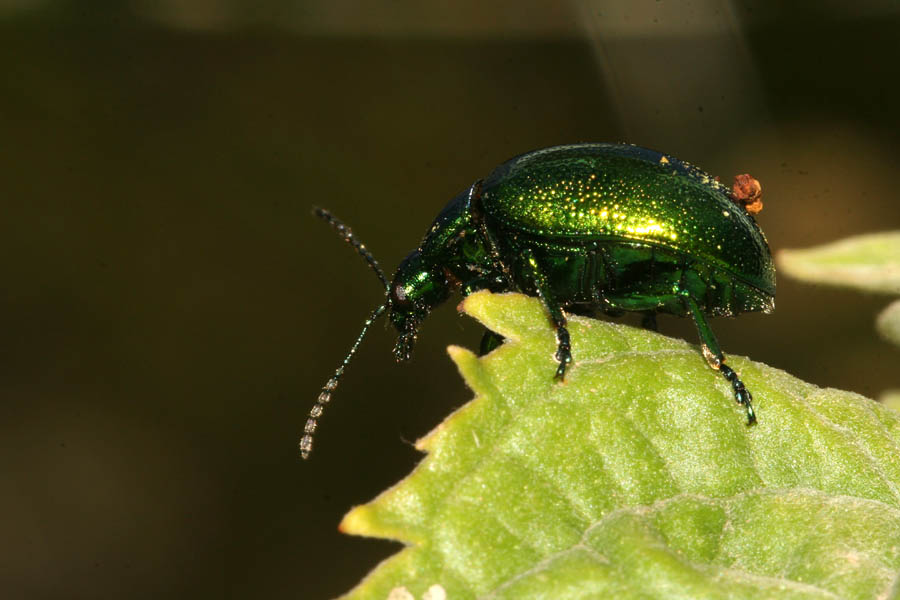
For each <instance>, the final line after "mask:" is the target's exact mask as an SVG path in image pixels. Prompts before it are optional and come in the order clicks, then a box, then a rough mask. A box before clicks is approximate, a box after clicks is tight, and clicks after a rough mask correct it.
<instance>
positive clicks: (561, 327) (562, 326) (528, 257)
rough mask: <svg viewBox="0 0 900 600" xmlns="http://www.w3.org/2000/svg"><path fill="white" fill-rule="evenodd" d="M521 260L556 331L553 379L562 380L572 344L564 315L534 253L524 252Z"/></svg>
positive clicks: (569, 361) (569, 360) (570, 357)
mask: <svg viewBox="0 0 900 600" xmlns="http://www.w3.org/2000/svg"><path fill="white" fill-rule="evenodd" d="M522 258H523V260H524V264H525V269H526V270H527V272H528V274H529V275H530V277H531V280H532V282H533V283H534V287H535V289H536V290H537V293H538V296H540V298H541V301H543V303H544V306H546V307H547V310H548V311H549V312H550V320H551V321H552V322H553V327H554V328H555V329H556V360H558V361H559V367H557V369H556V375H555V376H554V377H555V378H556V379H559V380H562V379H563V378H564V377H565V375H566V367H568V366H569V363H571V362H572V343H571V340H570V339H569V330H568V329H567V328H566V325H567V321H566V315H565V313H564V312H563V309H562V307H561V306H560V305H559V304H558V303H557V302H556V300H555V299H554V297H553V292H552V291H551V290H550V286H549V284H548V283H547V277H546V275H544V272H543V271H541V268H540V266H539V265H538V262H537V259H536V258H535V257H534V253H533V252H532V251H531V250H524V251H523V252H522Z"/></svg>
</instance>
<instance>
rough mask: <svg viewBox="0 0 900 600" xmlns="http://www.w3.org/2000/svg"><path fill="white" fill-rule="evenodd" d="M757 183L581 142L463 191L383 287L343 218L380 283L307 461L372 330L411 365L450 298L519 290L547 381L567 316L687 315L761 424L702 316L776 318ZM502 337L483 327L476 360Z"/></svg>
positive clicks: (715, 364) (650, 320) (646, 320)
mask: <svg viewBox="0 0 900 600" xmlns="http://www.w3.org/2000/svg"><path fill="white" fill-rule="evenodd" d="M760 191H761V188H760V186H759V182H757V181H756V180H755V179H753V178H752V177H750V176H749V175H739V176H737V177H736V178H735V184H734V187H733V188H732V189H728V188H726V187H725V186H724V185H722V184H720V183H719V181H718V179H717V178H714V177H710V176H709V175H707V174H706V173H704V172H703V171H701V170H700V169H698V168H696V167H694V166H692V165H690V164H689V163H686V162H684V161H681V160H679V159H677V158H674V157H672V156H669V155H667V154H663V153H660V152H657V151H654V150H649V149H646V148H641V147H639V146H634V145H628V144H599V143H583V144H572V145H566V146H555V147H550V148H545V149H541V150H535V151H532V152H528V153H526V154H522V155H519V156H517V157H515V158H512V159H510V160H508V161H507V162H505V163H503V164H502V165H500V166H499V167H497V168H496V169H495V170H494V171H493V172H492V173H491V174H490V175H488V176H487V177H486V178H484V179H481V180H478V181H476V182H475V183H473V184H472V185H470V186H469V187H468V188H467V189H466V190H465V191H464V192H462V193H461V194H459V195H458V196H456V197H455V198H454V199H453V200H451V201H450V202H449V203H448V204H447V205H446V206H445V207H444V209H443V210H442V211H441V212H440V214H438V216H437V218H436V219H435V220H434V223H432V225H431V227H429V229H428V231H427V232H426V233H425V237H424V238H423V239H422V242H421V243H420V244H419V246H418V248H416V249H415V250H413V251H412V252H411V253H410V254H409V255H408V256H407V257H406V258H405V259H404V260H403V262H402V263H401V264H400V266H399V268H398V269H397V271H396V273H395V274H394V276H393V279H392V280H391V281H390V282H388V280H387V278H386V277H385V275H384V272H383V271H382V270H381V268H380V267H379V265H378V262H377V261H376V260H375V258H374V257H373V256H372V254H371V253H370V252H369V251H368V250H367V249H366V247H365V245H364V244H362V242H360V241H359V240H358V239H357V238H356V237H355V236H354V234H353V233H352V231H351V230H350V229H349V228H348V227H347V226H346V225H345V224H344V223H342V222H341V221H340V220H338V219H337V218H336V217H334V216H333V215H331V214H330V213H329V212H328V211H325V210H323V209H316V210H315V212H316V214H317V215H318V216H319V217H321V218H323V219H325V220H326V221H328V222H329V223H330V224H331V225H332V226H333V227H334V228H335V229H336V230H337V231H338V233H339V234H341V235H342V236H343V238H344V239H345V240H346V241H347V242H349V243H350V244H351V245H352V246H353V247H354V248H355V249H356V250H357V252H358V253H359V254H360V255H361V256H362V257H363V258H364V259H365V260H366V261H367V262H368V264H369V266H370V267H372V269H373V270H374V271H375V274H376V275H377V276H378V278H379V280H380V281H381V284H382V285H383V286H384V289H385V299H384V302H383V303H382V304H381V305H380V306H378V307H377V308H376V309H375V310H374V311H373V312H372V313H371V315H370V316H369V318H368V319H367V320H366V322H365V324H364V326H363V329H362V332H360V334H359V337H358V338H357V339H356V342H355V343H354V344H353V346H352V347H351V349H350V352H349V353H348V354H347V356H346V357H345V358H344V361H343V362H342V363H341V365H340V367H338V369H337V370H336V371H335V373H334V375H333V376H332V377H331V378H330V379H329V380H328V382H327V383H326V384H325V386H324V387H323V388H322V391H321V393H320V394H319V397H318V399H317V401H316V403H315V405H314V406H313V408H312V410H311V411H310V413H309V419H308V420H307V422H306V426H305V427H304V435H303V437H302V439H301V441H300V452H301V455H302V456H303V457H304V458H307V457H308V456H309V454H310V452H311V451H312V446H313V434H314V432H315V430H316V428H317V426H318V419H319V417H320V416H321V415H322V412H323V410H324V407H325V405H326V404H327V403H328V402H329V401H330V400H331V396H332V394H333V392H334V390H335V388H336V387H337V385H338V381H339V380H340V378H341V376H342V375H343V373H344V370H345V368H346V367H347V365H348V363H349V362H350V360H351V358H352V357H353V355H354V354H355V353H356V351H357V349H358V348H359V345H360V343H361V342H362V340H363V338H364V337H365V335H366V332H367V331H368V329H369V327H370V326H371V325H372V323H373V322H374V321H375V320H376V319H377V318H378V317H379V316H381V315H382V313H385V312H386V313H387V314H388V319H389V320H390V322H391V323H392V324H393V325H394V327H395V328H396V329H397V331H398V337H397V342H396V345H395V346H394V350H393V353H394V356H395V358H396V359H397V360H398V361H406V360H408V359H409V358H410V354H411V352H412V349H413V345H414V344H415V341H416V336H417V334H418V330H419V326H420V324H421V323H422V321H423V320H424V319H425V318H426V316H427V315H428V313H429V312H430V311H431V310H432V309H433V308H434V307H435V306H437V305H438V304H441V303H442V302H444V301H445V300H447V299H448V298H449V297H450V295H451V293H453V292H454V291H458V292H460V293H461V294H462V295H463V296H465V295H468V294H471V293H472V292H475V291H477V290H482V289H487V290H491V291H494V292H508V291H515V292H522V293H525V294H529V295H532V296H537V297H539V298H540V299H541V301H542V303H543V305H544V307H545V308H546V310H547V313H548V316H549V319H550V321H551V322H552V324H553V327H554V329H555V331H556V339H557V349H556V355H555V357H556V360H557V362H558V367H557V369H556V373H555V377H556V378H557V379H559V380H561V379H563V377H564V376H565V373H566V369H567V368H568V367H569V366H570V364H571V363H572V349H571V341H570V337H569V331H568V329H567V327H566V311H567V310H568V311H569V312H573V313H593V312H598V311H599V312H603V313H606V314H609V315H614V316H615V315H619V314H622V313H624V312H628V311H632V312H639V313H643V325H644V326H645V327H648V328H651V329H655V328H656V315H657V313H667V314H672V315H677V316H683V317H687V316H689V317H691V318H692V319H693V320H694V322H695V324H696V326H697V331H698V333H699V337H700V341H701V348H702V353H703V356H704V357H705V359H706V361H707V363H708V364H709V366H710V367H712V368H713V369H715V370H717V371H719V372H720V373H721V374H722V375H723V376H724V377H725V379H726V380H727V381H728V382H729V383H730V384H731V386H732V390H733V392H734V398H735V400H736V401H737V402H738V403H739V404H741V405H742V406H743V407H744V409H745V412H746V417H747V424H748V425H752V424H753V423H755V422H756V414H755V412H754V409H753V403H752V396H751V394H750V392H749V390H747V388H746V387H745V386H744V384H743V382H742V381H741V379H740V378H739V377H738V375H737V373H735V372H734V370H733V369H731V368H730V367H729V366H728V365H726V364H725V355H724V354H723V353H722V350H721V348H720V347H719V343H718V341H717V340H716V337H715V335H714V334H713V332H712V329H711V328H710V326H709V324H708V322H707V319H706V317H707V315H710V316H733V315H737V314H739V313H742V312H748V311H764V312H767V313H768V312H771V311H772V310H773V309H774V306H775V267H774V264H773V262H772V255H771V252H770V250H769V245H768V242H767V240H766V237H765V235H764V234H763V232H762V230H761V229H760V228H759V226H758V225H757V223H756V220H755V218H754V216H753V215H754V214H755V213H756V212H758V210H759V209H761V207H762V202H761V197H760ZM501 341H502V338H499V336H498V335H497V334H494V333H492V332H490V331H488V332H487V333H486V334H485V337H484V339H483V340H482V345H481V351H482V353H485V352H487V351H489V350H491V349H492V348H494V347H496V346H497V345H498V344H499V343H500V342H501Z"/></svg>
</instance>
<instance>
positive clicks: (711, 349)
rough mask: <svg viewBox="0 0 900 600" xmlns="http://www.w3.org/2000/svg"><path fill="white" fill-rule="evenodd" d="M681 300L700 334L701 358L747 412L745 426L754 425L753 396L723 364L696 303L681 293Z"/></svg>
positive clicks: (713, 336)
mask: <svg viewBox="0 0 900 600" xmlns="http://www.w3.org/2000/svg"><path fill="white" fill-rule="evenodd" d="M681 300H682V302H683V303H684V305H685V308H687V309H688V311H689V312H690V313H691V316H692V317H693V318H694V323H696V325H697V332H698V333H699V334H700V341H701V343H702V344H703V357H704V358H706V362H707V363H708V364H709V366H710V367H712V368H713V369H715V370H717V371H718V372H719V373H721V374H722V376H723V377H725V379H726V380H727V381H728V383H730V384H731V389H732V390H733V392H734V399H735V400H736V401H737V403H738V404H740V405H742V406H743V407H744V410H745V411H746V412H747V425H753V424H755V423H756V411H754V410H753V396H752V395H751V394H750V390H748V389H747V388H746V387H745V386H744V382H743V381H741V379H740V377H738V374H737V373H735V372H734V369H732V368H731V367H729V366H728V365H726V364H725V355H724V354H723V353H722V349H721V348H720V347H719V342H718V340H716V336H715V334H713V332H712V329H711V328H710V326H709V323H707V322H706V317H705V316H704V315H703V311H702V310H700V307H699V306H698V305H697V301H696V300H694V299H693V298H692V297H691V296H690V295H689V294H687V293H685V292H682V293H681Z"/></svg>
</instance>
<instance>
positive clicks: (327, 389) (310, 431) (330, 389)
mask: <svg viewBox="0 0 900 600" xmlns="http://www.w3.org/2000/svg"><path fill="white" fill-rule="evenodd" d="M313 213H314V214H315V215H316V216H317V217H319V218H320V219H323V220H324V221H326V222H327V223H328V224H329V225H331V226H332V227H334V230H335V231H337V232H338V234H340V236H341V237H342V238H343V239H344V241H345V242H347V243H348V244H350V245H351V246H353V248H354V249H355V250H356V251H357V252H358V253H359V255H360V256H362V257H363V258H364V259H365V261H366V262H367V263H368V264H369V266H370V267H372V270H373V271H374V272H375V275H376V276H377V277H378V280H379V281H381V285H383V286H384V289H385V291H386V292H387V291H389V290H390V288H391V286H390V284H388V281H387V278H386V277H385V276H384V271H382V270H381V267H380V266H379V265H378V261H377V260H375V257H374V256H372V253H371V252H369V250H368V249H367V248H366V246H365V244H363V243H362V242H361V241H359V239H358V238H357V237H356V236H355V235H353V232H352V231H350V228H349V227H348V226H347V225H345V224H344V223H343V222H342V221H341V220H340V219H338V218H337V217H335V216H334V215H333V214H331V213H330V212H328V211H327V210H325V209H323V208H318V207H316V208H315V209H314V210H313ZM389 302H390V300H389V299H385V301H384V304H382V305H381V306H379V307H378V308H376V309H375V310H374V311H372V314H371V315H369V318H368V319H366V322H365V324H363V328H362V331H361V332H360V333H359V337H357V338H356V342H354V343H353V346H352V347H351V348H350V352H349V353H348V354H347V356H346V357H344V362H342V363H341V366H339V367H338V368H337V370H335V372H334V375H332V376H331V379H329V380H328V382H327V383H326V384H325V385H324V386H323V387H322V391H321V392H320V393H319V397H318V398H317V399H316V403H315V404H314V405H313V407H312V408H311V409H310V411H309V418H308V419H307V420H306V425H304V427H303V437H302V438H300V456H302V457H303V458H304V459H306V458H309V454H310V452H312V448H313V435H314V434H315V432H316V428H317V427H318V426H319V417H321V416H322V413H323V412H324V411H325V405H326V404H328V403H329V402H330V401H331V394H333V393H334V390H335V389H336V388H337V386H338V382H339V381H340V380H341V376H343V374H344V369H346V368H347V365H348V364H350V359H352V358H353V355H354V354H356V351H357V350H358V349H359V345H360V344H361V343H362V341H363V338H364V337H366V332H367V331H369V327H371V326H372V323H374V322H375V320H376V319H377V318H378V317H379V316H381V313H383V312H384V311H385V310H387V308H388V305H389Z"/></svg>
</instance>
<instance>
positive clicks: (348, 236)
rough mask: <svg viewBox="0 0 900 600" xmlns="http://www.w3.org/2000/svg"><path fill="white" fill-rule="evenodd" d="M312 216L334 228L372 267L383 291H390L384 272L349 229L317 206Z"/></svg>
mask: <svg viewBox="0 0 900 600" xmlns="http://www.w3.org/2000/svg"><path fill="white" fill-rule="evenodd" d="M313 214H315V215H316V216H317V217H319V218H320V219H322V220H323V221H326V222H327V223H328V224H329V225H331V226H332V227H334V230H335V231H337V232H338V235H340V236H341V237H342V238H344V241H345V242H347V243H348V244H350V245H351V246H353V248H354V249H355V250H356V251H357V252H358V253H359V255H360V256H362V257H363V258H364V259H365V260H366V262H367V263H369V266H370V267H372V270H373V271H375V275H377V276H378V279H379V280H380V281H381V285H383V286H384V289H385V290H390V289H391V286H390V285H389V284H388V281H387V277H385V276H384V271H382V270H381V267H380V266H379V265H378V261H377V260H375V257H374V256H372V253H371V252H369V249H368V248H366V245H365V244H363V243H362V242H361V241H359V238H357V237H356V236H355V235H353V232H352V231H350V227H348V226H347V225H346V224H345V223H344V222H343V221H341V220H340V219H338V218H337V217H335V216H334V215H333V214H331V213H330V212H328V211H327V210H325V209H324V208H319V207H318V206H317V207H315V208H314V209H313Z"/></svg>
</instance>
